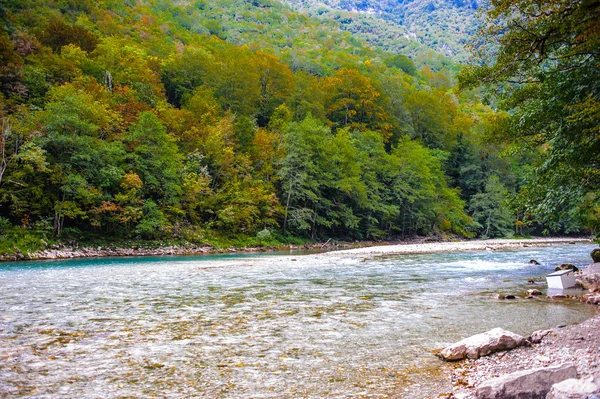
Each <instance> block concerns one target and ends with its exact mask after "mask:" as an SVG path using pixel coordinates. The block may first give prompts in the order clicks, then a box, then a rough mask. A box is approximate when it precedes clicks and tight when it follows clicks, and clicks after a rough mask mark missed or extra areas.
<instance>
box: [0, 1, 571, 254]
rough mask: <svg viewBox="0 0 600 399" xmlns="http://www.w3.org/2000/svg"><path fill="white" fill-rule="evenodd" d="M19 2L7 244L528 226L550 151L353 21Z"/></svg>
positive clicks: (1, 214)
mask: <svg viewBox="0 0 600 399" xmlns="http://www.w3.org/2000/svg"><path fill="white" fill-rule="evenodd" d="M1 7H2V8H1V9H0V13H1V14H0V15H1V17H2V24H3V26H2V30H1V32H0V60H1V68H0V83H1V85H2V86H1V97H0V105H1V107H0V113H1V116H2V135H1V139H2V140H1V141H0V150H1V151H0V157H1V158H0V235H1V236H2V239H0V242H1V244H0V252H4V253H7V252H11V251H12V252H14V251H15V250H29V249H35V248H39V247H42V246H44V245H47V244H48V243H49V242H51V241H53V240H56V239H62V240H68V239H75V240H80V241H85V240H88V241H92V242H93V241H94V240H106V239H107V238H108V240H109V241H111V240H112V241H117V240H127V239H136V240H139V239H143V240H159V241H162V242H165V241H169V242H191V243H196V244H204V243H212V244H216V245H219V244H221V245H223V243H231V242H238V243H245V244H248V245H270V244H273V243H276V242H290V241H293V240H296V239H298V238H300V239H313V240H319V239H327V238H332V237H333V238H339V239H380V238H387V237H394V236H411V235H415V234H420V235H431V234H440V235H446V234H451V235H458V236H463V237H470V236H474V235H478V234H479V235H481V234H484V235H486V236H500V235H505V234H510V233H511V232H512V231H514V230H515V225H514V222H515V220H517V218H518V212H520V210H521V209H523V207H522V203H523V201H524V200H523V201H521V202H517V203H515V204H509V202H508V198H507V196H506V193H507V192H517V191H518V190H522V186H523V183H524V181H525V180H524V179H525V177H526V170H527V168H526V167H525V166H524V165H526V164H528V163H529V162H530V161H531V157H535V156H536V155H521V156H519V157H503V158H500V157H499V154H500V153H501V152H502V151H503V150H504V149H505V147H504V146H503V145H502V144H490V145H488V144H486V143H485V142H483V141H482V140H481V137H482V135H483V132H485V131H487V130H489V129H490V126H495V121H496V119H497V118H498V116H497V115H496V114H495V113H494V112H493V111H492V110H491V109H490V108H489V107H487V106H485V105H482V104H481V103H480V102H479V101H478V99H477V97H476V96H475V95H474V94H473V93H471V92H465V93H463V94H459V92H458V91H456V90H455V88H454V87H453V83H452V81H451V79H450V78H449V77H448V74H447V73H445V72H444V71H441V72H440V71H437V72H436V71H434V70H432V69H430V68H428V67H424V68H422V69H420V70H417V69H416V68H415V65H414V63H412V61H411V60H410V59H409V58H407V57H406V56H399V55H397V54H396V55H395V54H391V53H386V52H384V51H382V50H379V49H375V50H374V49H371V48H370V47H369V46H368V45H366V44H364V43H363V42H361V41H360V40H358V39H357V38H355V37H353V36H352V35H351V34H350V33H348V32H344V31H342V30H340V29H338V25H337V23H336V22H333V21H332V22H331V23H323V21H321V20H316V19H311V18H309V17H307V16H306V15H303V14H301V13H299V12H295V11H293V10H291V9H290V8H288V7H286V6H284V5H282V4H280V3H276V2H274V1H269V0H254V1H239V0H238V1H235V0H231V1H227V0H220V1H216V2H204V1H192V2H179V1H158V0H156V1H146V2H135V1H111V0H107V1H102V2H92V1H69V0H61V1H53V0H43V1H29V2H28V1H11V0H9V1H7V2H4V5H2V6H1ZM492 210H494V211H493V212H492ZM518 220H519V221H520V222H521V223H522V225H519V226H518V229H517V230H518V231H519V232H521V233H524V234H528V233H529V232H532V231H540V230H541V229H543V228H546V227H547V226H544V225H541V224H538V223H537V222H536V219H535V215H531V214H528V215H527V218H523V217H521V218H520V219H518ZM580 220H581V218H579V215H578V214H574V215H572V223H571V224H570V225H569V230H564V229H563V227H562V225H561V226H559V227H558V230H556V231H578V230H579V229H581V228H582V227H581V226H582V225H581V224H578V223H579V221H580ZM561 229H562V230H561Z"/></svg>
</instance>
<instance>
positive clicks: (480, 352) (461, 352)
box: [440, 328, 527, 360]
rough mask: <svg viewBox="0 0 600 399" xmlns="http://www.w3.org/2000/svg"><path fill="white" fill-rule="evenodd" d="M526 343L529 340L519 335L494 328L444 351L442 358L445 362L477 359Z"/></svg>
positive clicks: (441, 354)
mask: <svg viewBox="0 0 600 399" xmlns="http://www.w3.org/2000/svg"><path fill="white" fill-rule="evenodd" d="M526 343H527V340H526V339H525V338H523V337H521V336H520V335H518V334H515V333H512V332H510V331H506V330H503V329H502V328H494V329H493V330H490V331H488V332H485V333H482V334H477V335H473V336H472V337H469V338H465V339H463V340H462V341H459V342H457V343H455V344H452V345H450V346H448V347H446V348H444V349H442V351H441V352H440V356H441V357H442V358H443V359H444V360H461V359H465V358H469V359H477V358H479V357H481V356H487V355H489V354H491V353H494V352H499V351H505V350H509V349H513V348H516V347H517V346H521V345H525V344H526Z"/></svg>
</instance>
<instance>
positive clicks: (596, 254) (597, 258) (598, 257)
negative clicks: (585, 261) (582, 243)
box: [590, 248, 600, 263]
mask: <svg viewBox="0 0 600 399" xmlns="http://www.w3.org/2000/svg"><path fill="white" fill-rule="evenodd" d="M590 255H591V257H592V260H593V261H594V263H600V248H594V249H592V253H590Z"/></svg>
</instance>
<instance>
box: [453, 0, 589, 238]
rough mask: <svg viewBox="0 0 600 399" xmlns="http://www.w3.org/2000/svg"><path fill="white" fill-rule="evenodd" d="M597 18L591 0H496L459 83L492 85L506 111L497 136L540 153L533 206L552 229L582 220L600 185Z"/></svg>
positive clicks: (492, 3) (534, 183)
mask: <svg viewBox="0 0 600 399" xmlns="http://www.w3.org/2000/svg"><path fill="white" fill-rule="evenodd" d="M599 20H600V3H598V2H596V1H592V0H577V1H573V2H567V1H562V0H551V1H544V2H540V1H532V0H510V1H509V0H493V1H491V2H490V4H489V7H488V9H487V11H486V14H485V20H484V25H483V28H482V29H481V32H480V38H481V41H480V42H479V43H476V45H475V46H474V51H475V59H474V61H475V62H474V63H473V64H474V65H473V66H471V67H468V68H466V69H465V70H463V72H462V73H461V75H460V82H461V86H462V87H474V86H477V85H480V84H486V85H488V86H489V87H490V89H491V90H492V91H493V92H494V93H495V94H496V95H497V96H498V98H499V99H500V106H501V107H502V109H504V110H506V111H508V112H507V114H506V115H505V120H504V123H503V125H502V129H497V130H495V132H494V134H495V138H496V139H498V140H506V141H509V142H511V143H513V145H514V147H516V148H518V149H525V150H535V151H539V153H540V155H541V157H540V162H538V163H537V165H536V171H535V172H536V173H535V176H534V178H533V179H532V180H531V181H530V182H529V185H530V190H529V192H530V193H536V197H537V198H536V200H535V201H531V202H530V208H529V209H530V210H531V211H533V212H534V213H536V214H538V216H540V218H541V219H545V220H547V221H548V223H550V227H551V228H552V229H558V230H560V229H561V226H564V225H565V222H564V221H565V220H567V219H570V220H571V221H572V222H577V219H579V220H581V218H580V217H578V216H577V215H580V214H581V212H579V211H577V210H576V209H574V208H578V207H580V206H581V205H582V204H583V202H584V198H586V197H587V194H588V193H594V192H597V191H598V187H600V173H598V170H600V156H599V154H600V128H599V126H600V123H599V121H600V83H599V82H600V69H599V68H598V63H599V61H600V60H599V57H600V52H598V51H597V49H598V48H599V47H600V42H599V41H600V39H599V37H600V36H599V35H598V34H597V31H598V21H599ZM492 55H494V57H492ZM477 64H481V65H480V66H477ZM558 193H569V194H568V195H569V197H570V198H571V200H569V201H568V202H569V205H568V206H565V205H566V202H565V198H564V195H557V194H558ZM592 196H593V197H595V198H597V196H596V195H592ZM573 198H576V199H575V200H573ZM587 198H589V197H587ZM573 207H574V208H573ZM573 217H575V219H573ZM572 222H571V223H567V224H572Z"/></svg>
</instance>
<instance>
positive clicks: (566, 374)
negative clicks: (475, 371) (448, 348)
mask: <svg viewBox="0 0 600 399" xmlns="http://www.w3.org/2000/svg"><path fill="white" fill-rule="evenodd" d="M569 378H577V368H576V367H575V366H574V365H572V364H563V365H559V366H553V367H542V368H537V369H531V370H524V371H517V372H515V373H511V374H508V375H505V376H502V377H498V378H493V379H491V380H488V381H486V382H484V383H483V384H481V385H480V386H479V387H478V388H477V391H476V396H477V399H544V398H545V397H546V395H547V394H548V392H549V391H550V389H551V388H552V385H554V384H556V383H558V382H561V381H564V380H566V379H569Z"/></svg>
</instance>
